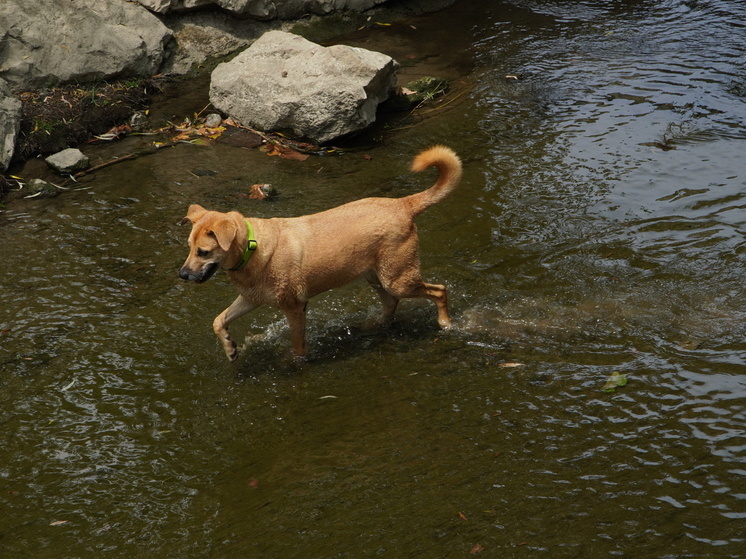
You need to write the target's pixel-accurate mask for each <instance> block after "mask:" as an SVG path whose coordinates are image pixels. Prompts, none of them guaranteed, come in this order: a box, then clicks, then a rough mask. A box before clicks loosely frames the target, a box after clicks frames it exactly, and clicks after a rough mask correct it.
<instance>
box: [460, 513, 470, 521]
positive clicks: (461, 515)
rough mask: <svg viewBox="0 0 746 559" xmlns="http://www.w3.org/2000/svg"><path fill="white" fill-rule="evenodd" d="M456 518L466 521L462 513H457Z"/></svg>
mask: <svg viewBox="0 0 746 559" xmlns="http://www.w3.org/2000/svg"><path fill="white" fill-rule="evenodd" d="M458 517H459V518H460V519H461V520H468V518H466V515H465V514H464V513H463V512H459V513H458Z"/></svg>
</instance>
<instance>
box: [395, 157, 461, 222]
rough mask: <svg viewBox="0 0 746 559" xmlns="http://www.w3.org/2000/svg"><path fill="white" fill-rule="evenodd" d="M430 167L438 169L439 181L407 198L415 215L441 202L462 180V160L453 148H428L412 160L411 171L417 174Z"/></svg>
mask: <svg viewBox="0 0 746 559" xmlns="http://www.w3.org/2000/svg"><path fill="white" fill-rule="evenodd" d="M428 167H435V168H436V169H438V180H437V181H436V183H435V184H434V185H433V186H431V187H430V188H428V189H427V190H424V191H422V192H418V193H417V194H412V195H411V196H407V198H406V199H407V200H408V201H409V203H410V205H411V206H412V213H413V214H414V215H417V214H419V213H421V212H423V211H425V210H426V209H427V208H429V207H430V206H432V205H433V204H437V203H438V202H440V201H441V200H442V199H443V198H445V197H446V196H448V195H449V194H450V193H451V192H452V191H453V189H454V188H456V185H457V184H458V182H459V181H460V180H461V160H460V159H459V157H458V155H456V153H455V152H454V151H453V150H452V149H451V148H448V147H446V146H433V147H431V148H428V149H426V150H425V151H423V152H422V153H420V154H418V155H417V156H416V157H415V158H414V160H412V166H411V169H412V171H414V172H415V173H419V172H420V171H424V170H425V169H427V168H428Z"/></svg>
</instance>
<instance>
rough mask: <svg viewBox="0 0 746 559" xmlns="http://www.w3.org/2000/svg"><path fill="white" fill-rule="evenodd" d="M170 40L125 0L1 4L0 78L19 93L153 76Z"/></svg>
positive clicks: (154, 20)
mask: <svg viewBox="0 0 746 559" xmlns="http://www.w3.org/2000/svg"><path fill="white" fill-rule="evenodd" d="M170 38H171V31H170V30H169V29H168V28H167V27H166V26H165V25H163V23H161V22H160V20H159V19H158V18H157V17H155V16H154V15H153V14H151V13H150V12H148V11H147V10H146V9H145V8H143V7H142V6H138V5H136V4H132V3H129V2H124V1H122V0H75V1H74V2H71V1H70V0H44V1H43V2H41V1H38V0H33V1H30V0H0V77H3V78H4V79H5V80H7V81H8V82H9V83H10V84H11V86H12V87H14V88H16V89H17V88H22V87H40V86H47V85H55V84H57V83H60V82H71V81H81V82H82V81H92V80H102V79H109V78H112V77H119V76H126V75H130V76H138V75H151V74H154V73H156V72H157V70H158V68H159V66H160V64H161V62H162V60H163V56H164V46H165V44H166V42H167V41H168V40H169V39H170Z"/></svg>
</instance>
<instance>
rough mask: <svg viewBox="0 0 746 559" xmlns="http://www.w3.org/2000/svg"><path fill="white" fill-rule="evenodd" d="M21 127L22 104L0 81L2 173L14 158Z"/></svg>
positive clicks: (0, 154) (0, 162)
mask: <svg viewBox="0 0 746 559" xmlns="http://www.w3.org/2000/svg"><path fill="white" fill-rule="evenodd" d="M20 125H21V102H20V101H19V100H18V99H16V98H15V97H13V96H12V95H11V94H10V88H8V86H7V84H6V83H5V82H4V81H3V80H0V173H2V172H3V171H5V170H6V169H7V168H8V165H9V164H10V159H11V158H12V157H13V151H14V150H15V145H16V136H17V135H18V130H19V127H20Z"/></svg>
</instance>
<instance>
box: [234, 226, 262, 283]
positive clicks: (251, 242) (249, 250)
mask: <svg viewBox="0 0 746 559" xmlns="http://www.w3.org/2000/svg"><path fill="white" fill-rule="evenodd" d="M245 221H246V248H245V249H243V256H241V260H240V261H239V263H238V264H236V265H235V266H233V268H228V269H229V270H230V271H231V272H235V271H237V270H240V269H241V268H243V267H244V266H246V263H247V262H248V261H249V258H251V255H252V254H254V251H255V250H256V246H257V244H256V239H255V238H254V229H253V228H252V227H251V223H249V220H248V219H247V220H245Z"/></svg>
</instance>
